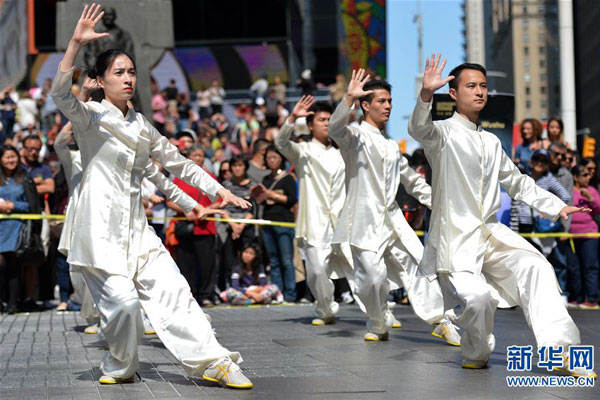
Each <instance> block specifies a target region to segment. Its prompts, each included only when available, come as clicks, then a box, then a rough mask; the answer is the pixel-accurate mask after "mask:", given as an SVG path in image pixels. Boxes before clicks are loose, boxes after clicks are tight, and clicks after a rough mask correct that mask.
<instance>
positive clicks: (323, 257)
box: [275, 96, 354, 326]
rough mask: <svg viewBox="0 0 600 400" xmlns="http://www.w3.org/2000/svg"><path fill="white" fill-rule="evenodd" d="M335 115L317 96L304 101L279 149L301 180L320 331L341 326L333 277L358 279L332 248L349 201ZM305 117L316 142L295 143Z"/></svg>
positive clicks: (303, 227) (301, 228)
mask: <svg viewBox="0 0 600 400" xmlns="http://www.w3.org/2000/svg"><path fill="white" fill-rule="evenodd" d="M332 113H333V109H332V108H331V106H330V105H329V104H327V103H314V98H313V97H312V96H303V97H302V98H301V99H300V101H298V103H297V104H296V105H295V106H294V109H293V110H292V113H291V114H290V116H289V117H288V118H287V120H286V122H285V124H283V126H282V127H281V131H280V132H279V134H278V135H277V137H276V138H275V146H277V148H278V149H279V151H281V153H282V154H283V155H284V156H285V157H286V158H287V159H288V160H290V161H291V162H292V163H293V164H294V167H295V171H296V175H297V176H298V180H299V186H300V198H299V201H298V205H299V207H298V217H297V218H296V238H297V239H298V243H299V244H300V246H301V247H302V249H303V250H304V254H305V255H306V279H307V282H308V287H309V288H310V291H311V292H312V294H313V296H315V299H316V301H317V304H316V309H315V316H316V317H315V318H314V319H313V321H312V324H313V325H316V326H322V325H326V324H332V323H335V314H337V312H338V310H339V305H338V303H336V302H335V300H334V289H335V287H334V284H333V281H332V280H331V279H330V278H331V277H334V278H335V277H340V278H342V277H346V278H347V279H349V282H350V283H351V285H352V281H353V274H354V271H353V269H352V265H351V264H350V262H348V261H346V259H345V258H344V257H342V256H338V255H335V254H333V253H332V249H331V240H332V238H333V231H334V230H335V226H336V224H337V221H338V217H339V215H340V212H341V211H342V206H343V205H344V200H345V198H346V190H345V187H344V173H345V167H344V160H343V159H342V156H341V154H340V151H339V150H338V149H337V148H335V147H334V146H333V145H332V143H331V142H330V140H329V137H328V132H327V131H328V126H329V119H330V118H331V114H332ZM302 117H306V121H307V124H308V128H309V129H310V132H311V133H312V135H313V139H312V140H311V141H309V142H303V143H294V142H292V141H290V136H291V134H292V132H293V129H294V124H295V123H296V120H297V119H299V118H302Z"/></svg>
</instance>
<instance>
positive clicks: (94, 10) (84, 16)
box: [59, 3, 110, 72]
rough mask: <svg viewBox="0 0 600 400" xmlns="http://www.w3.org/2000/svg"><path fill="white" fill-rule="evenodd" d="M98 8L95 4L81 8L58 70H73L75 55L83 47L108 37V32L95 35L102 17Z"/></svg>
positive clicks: (98, 5) (102, 14)
mask: <svg viewBox="0 0 600 400" xmlns="http://www.w3.org/2000/svg"><path fill="white" fill-rule="evenodd" d="M100 8H101V6H100V4H96V3H93V4H92V5H91V6H88V5H87V4H86V5H85V7H83V12H82V13H81V17H80V18H79V21H77V25H76V26H75V31H73V36H72V37H71V40H70V41H69V45H68V46H67V50H65V55H64V56H63V58H62V60H61V62H60V67H59V69H60V70H61V71H63V72H67V71H68V70H70V69H71V68H73V66H74V65H75V59H76V58H77V54H78V53H79V50H80V49H81V47H82V46H83V45H85V44H86V43H88V42H92V41H94V40H98V39H102V38H105V37H108V36H110V35H109V33H108V32H104V33H97V32H96V31H95V28H96V24H97V23H98V22H99V21H100V20H101V19H102V17H103V16H104V11H100Z"/></svg>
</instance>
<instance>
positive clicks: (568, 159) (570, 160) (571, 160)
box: [564, 157, 573, 163]
mask: <svg viewBox="0 0 600 400" xmlns="http://www.w3.org/2000/svg"><path fill="white" fill-rule="evenodd" d="M564 160H566V161H567V162H570V163H572V162H573V157H567V158H564Z"/></svg>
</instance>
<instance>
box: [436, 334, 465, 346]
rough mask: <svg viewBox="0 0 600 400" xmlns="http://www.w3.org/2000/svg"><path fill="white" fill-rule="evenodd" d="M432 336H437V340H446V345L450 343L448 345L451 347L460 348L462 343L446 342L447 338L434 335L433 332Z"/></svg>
mask: <svg viewBox="0 0 600 400" xmlns="http://www.w3.org/2000/svg"><path fill="white" fill-rule="evenodd" d="M431 335H432V336H435V337H436V338H440V339H443V340H444V341H445V342H446V343H448V344H449V345H451V346H456V347H460V343H454V342H449V341H448V340H446V338H445V337H443V336H442V335H440V334H437V333H433V332H431Z"/></svg>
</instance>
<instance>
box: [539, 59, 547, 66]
mask: <svg viewBox="0 0 600 400" xmlns="http://www.w3.org/2000/svg"><path fill="white" fill-rule="evenodd" d="M545 67H546V61H544V60H540V68H545Z"/></svg>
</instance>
